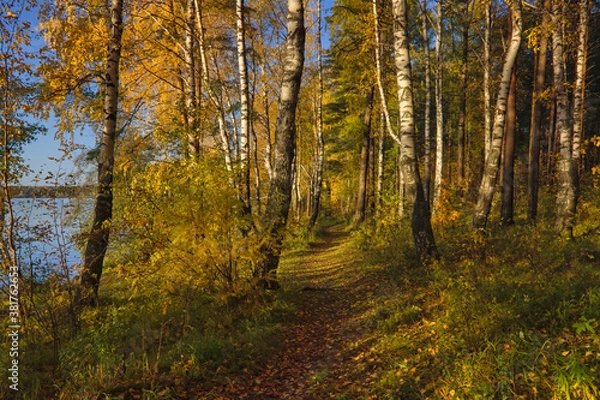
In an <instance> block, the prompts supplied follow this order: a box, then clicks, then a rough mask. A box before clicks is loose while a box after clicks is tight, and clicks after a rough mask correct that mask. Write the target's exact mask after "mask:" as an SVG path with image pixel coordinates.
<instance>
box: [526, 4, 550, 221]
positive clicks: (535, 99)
mask: <svg viewBox="0 0 600 400" xmlns="http://www.w3.org/2000/svg"><path fill="white" fill-rule="evenodd" d="M544 8H545V9H546V10H547V11H550V0H545V2H544ZM542 27H548V29H549V28H550V15H549V13H544V14H543V17H542ZM543 31H544V33H542V35H541V37H540V41H539V44H538V51H537V53H536V59H535V67H534V73H533V76H534V81H533V94H532V105H531V122H530V125H529V127H530V128H529V166H528V169H527V222H528V223H529V224H530V225H534V224H535V220H536V218H537V211H538V192H539V179H540V136H541V130H542V102H541V95H542V92H543V91H544V79H545V76H546V52H547V51H548V36H547V35H546V33H545V31H546V29H545V28H544V29H543Z"/></svg>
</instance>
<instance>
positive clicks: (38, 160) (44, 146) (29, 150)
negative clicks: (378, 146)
mask: <svg viewBox="0 0 600 400" xmlns="http://www.w3.org/2000/svg"><path fill="white" fill-rule="evenodd" d="M332 5H333V0H323V5H322V7H323V13H324V14H326V15H329V14H330V11H329V10H330V8H331V6H332ZM34 18H35V17H33V18H32V19H34ZM323 33H324V34H325V35H327V30H326V29H324V30H323ZM328 43H329V42H328V40H327V38H324V45H325V46H327V45H328ZM42 124H43V125H45V126H46V128H47V129H48V132H47V133H46V134H45V135H43V136H38V138H37V139H36V140H35V141H33V142H32V143H30V144H28V145H27V146H25V148H24V153H23V155H24V158H25V160H26V162H27V163H28V164H29V166H30V168H31V170H32V173H31V174H28V175H26V176H25V177H23V179H21V184H23V185H46V184H50V182H46V181H44V178H46V177H48V176H50V175H52V176H54V177H55V176H57V175H58V174H64V176H67V175H69V174H74V173H76V172H77V168H76V166H75V165H74V162H73V159H72V158H73V157H70V158H71V159H69V158H65V157H63V156H62V155H63V152H61V150H60V147H61V144H60V140H58V139H56V138H55V133H56V128H55V127H54V122H53V121H45V122H42ZM96 137H97V135H96V133H95V132H93V131H91V130H89V129H87V130H85V131H84V132H83V133H81V134H79V133H76V134H74V135H73V144H75V145H79V146H84V147H85V148H87V149H90V148H92V147H94V146H95V145H96V140H97V139H96ZM77 153H78V154H80V153H81V150H80V151H79V152H77ZM74 155H76V154H72V156H74ZM81 179H83V177H82V178H80V179H79V181H78V182H79V183H81ZM51 182H52V183H54V182H55V180H54V179H53V180H51ZM59 182H60V180H59ZM61 183H64V182H61ZM69 183H71V182H69Z"/></svg>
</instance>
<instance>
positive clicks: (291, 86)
mask: <svg viewBox="0 0 600 400" xmlns="http://www.w3.org/2000/svg"><path fill="white" fill-rule="evenodd" d="M305 36H306V32H305V28H304V6H303V1H302V0H288V2H287V37H286V42H285V63H284V75H283V80H282V83H281V92H280V95H279V108H278V110H277V120H276V122H275V146H274V160H273V177H272V179H271V186H270V189H269V199H268V202H267V207H266V211H265V219H264V227H265V232H264V233H265V239H264V243H263V245H262V246H261V252H262V254H263V260H262V261H261V262H260V263H259V265H258V266H257V268H256V270H255V272H254V276H255V279H256V280H257V284H258V285H259V286H260V287H262V288H265V289H275V288H277V287H278V283H277V274H276V271H277V266H278V264H279V257H280V254H281V244H282V241H283V228H284V227H285V225H286V223H287V218H288V212H289V209H290V200H291V191H292V164H293V162H294V151H295V143H296V140H295V139H296V137H295V136H296V126H295V120H296V106H297V104H298V94H299V92H300V84H301V81H302V70H303V68H304V43H305Z"/></svg>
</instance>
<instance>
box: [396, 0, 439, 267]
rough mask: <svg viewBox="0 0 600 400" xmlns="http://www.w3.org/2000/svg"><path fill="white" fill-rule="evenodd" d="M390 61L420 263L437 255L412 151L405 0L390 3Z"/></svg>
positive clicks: (411, 90)
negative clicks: (391, 55)
mask: <svg viewBox="0 0 600 400" xmlns="http://www.w3.org/2000/svg"><path fill="white" fill-rule="evenodd" d="M392 7H393V14H394V22H395V23H394V61H395V65H396V81H397V84H398V103H399V110H400V138H401V139H400V143H401V145H400V164H401V166H402V172H403V173H402V174H403V177H404V185H405V187H406V199H407V204H408V210H409V217H410V221H411V227H412V231H413V238H414V242H415V249H416V252H417V257H418V258H419V260H420V261H421V262H424V261H426V260H427V259H429V258H430V257H434V258H437V257H438V253H437V249H436V246H435V240H434V237H433V230H432V228H431V218H430V213H429V205H428V204H427V201H426V200H425V196H424V193H423V185H422V182H421V176H420V174H419V164H418V160H417V154H416V150H415V118H414V96H413V88H412V81H411V67H410V54H409V44H408V43H409V41H408V24H407V16H406V11H407V6H406V0H393V2H392Z"/></svg>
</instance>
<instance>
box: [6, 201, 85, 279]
mask: <svg viewBox="0 0 600 400" xmlns="http://www.w3.org/2000/svg"><path fill="white" fill-rule="evenodd" d="M90 200H91V199H85V200H83V202H82V203H81V202H80V200H77V199H69V198H35V199H34V198H14V199H12V204H13V212H14V215H15V219H16V222H17V229H16V231H17V235H16V240H15V242H16V245H17V248H18V257H19V260H20V265H21V272H22V273H23V275H24V276H26V277H28V278H34V279H36V280H43V279H45V278H47V277H48V276H49V275H50V274H52V273H58V274H59V275H60V276H61V278H62V279H70V278H72V277H73V276H74V275H75V274H76V271H77V267H78V265H79V264H80V263H81V252H80V250H79V249H77V247H76V244H75V240H74V235H75V234H76V233H78V232H79V231H80V228H79V227H80V226H81V216H82V215H84V214H85V211H86V210H87V211H89V209H90V206H91V201H90ZM79 210H84V212H80V211H79Z"/></svg>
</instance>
